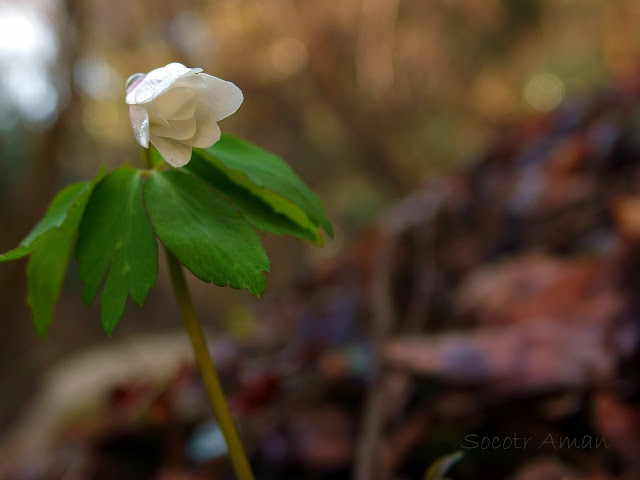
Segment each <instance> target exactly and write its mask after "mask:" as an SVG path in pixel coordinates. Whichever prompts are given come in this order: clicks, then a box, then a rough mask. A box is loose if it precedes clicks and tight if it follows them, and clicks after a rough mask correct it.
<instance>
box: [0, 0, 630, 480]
mask: <svg viewBox="0 0 640 480" xmlns="http://www.w3.org/2000/svg"><path fill="white" fill-rule="evenodd" d="M639 24H640V2H638V1H637V0H617V1H598V0H562V1H556V2H546V1H542V0H482V1H480V0H447V1H440V2H436V1H429V0H425V1H408V0H340V1H338V0H325V1H322V2H310V1H302V0H269V1H266V0H221V1H207V0H186V1H185V0H182V1H177V0H153V1H152V0H139V1H135V2H133V1H130V0H20V1H17V0H16V1H6V0H5V1H2V0H0V250H2V251H7V250H9V249H11V248H13V247H14V246H15V245H16V244H17V243H18V242H19V241H20V240H21V239H22V238H23V236H24V235H25V234H26V233H27V232H28V231H29V230H30V228H31V227H32V226H33V225H34V224H35V222H36V221H37V220H38V219H39V218H40V217H41V216H42V214H43V213H44V211H45V210H46V206H47V204H48V202H49V201H50V199H51V198H52V197H53V195H54V194H55V193H56V192H57V191H58V190H59V189H61V188H62V187H63V186H64V185H66V184H68V183H70V182H72V181H78V180H84V179H88V178H90V177H91V176H93V175H94V174H95V172H96V171H97V170H98V169H99V168H100V166H103V165H105V166H107V167H108V168H114V167H116V166H118V165H120V164H122V163H123V162H130V163H133V164H137V162H138V161H139V148H138V146H137V143H136V141H135V139H134V137H133V135H132V132H131V126H130V121H129V117H128V109H127V108H126V106H125V104H124V101H123V98H124V82H125V80H126V78H127V77H129V75H131V74H133V73H136V72H147V71H149V70H152V69H154V68H157V67H159V66H163V65H165V64H167V63H169V62H172V61H178V62H181V63H184V64H185V65H187V66H190V67H201V68H203V69H204V71H205V72H207V73H210V74H213V75H216V76H219V77H221V78H224V79H227V80H230V81H232V82H234V83H235V84H237V85H238V86H239V87H240V88H241V89H242V90H243V92H244V95H245V101H244V104H243V106H242V107H241V109H240V110H239V111H238V113H237V114H235V115H233V116H232V117H230V118H229V119H227V120H225V121H224V122H223V123H222V125H221V126H222V129H223V131H224V132H227V133H233V134H235V135H238V136H241V137H243V138H246V139H248V140H250V141H252V142H254V143H256V144H258V145H260V146H261V147H263V148H265V149H267V150H270V151H273V152H275V153H277V154H279V155H280V156H282V157H283V158H284V159H285V160H287V161H288V162H289V163H290V164H291V165H292V166H293V168H294V169H295V170H296V171H297V172H298V174H299V175H300V176H301V177H302V178H303V179H304V180H305V181H306V182H307V183H309V184H310V185H311V187H312V188H313V189H314V190H315V191H316V192H317V193H318V195H319V196H320V198H321V199H322V200H323V203H324V205H325V208H326V210H327V213H328V216H329V218H330V219H331V220H332V222H333V224H334V227H335V229H336V232H337V233H336V237H335V239H333V240H328V241H327V243H326V245H325V246H324V247H323V248H314V247H312V246H309V245H307V244H303V243H301V242H298V241H296V240H295V239H291V238H280V237H274V236H267V237H266V238H265V239H264V243H265V246H266V248H267V251H268V253H269V256H270V258H271V264H272V268H271V272H270V273H269V274H268V275H267V289H266V292H265V295H264V296H263V298H261V299H254V298H252V297H251V296H250V295H249V294H248V293H246V292H238V291H235V290H231V289H221V288H217V287H214V286H211V285H204V284H201V283H199V282H196V281H192V282H191V285H192V288H193V292H194V296H195V302H196V307H197V308H198V310H199V312H200V313H201V316H202V321H203V323H204V324H205V325H206V327H207V329H208V332H209V333H210V335H211V341H212V345H213V347H214V348H213V349H214V352H215V353H214V356H216V357H219V359H220V360H219V362H220V363H221V365H222V367H223V371H224V372H226V373H225V375H223V377H224V380H225V384H226V388H227V391H228V392H229V395H230V398H231V402H232V405H233V408H234V411H235V413H236V416H237V418H238V419H239V423H240V424H241V426H242V429H243V432H244V436H246V438H247V444H248V448H249V450H250V452H251V457H252V461H253V462H254V465H255V468H256V473H257V476H258V478H260V479H263V478H264V479H268V478H279V479H284V478H318V479H324V478H359V479H362V480H365V479H378V478H380V479H386V478H397V479H401V478H402V479H405V478H406V479H413V478H415V479H418V478H423V476H424V472H425V471H426V469H427V467H428V466H429V465H430V464H431V463H432V462H433V461H434V460H435V459H437V458H438V457H440V456H441V455H444V454H447V453H451V452H453V451H455V450H458V449H460V448H461V446H463V445H465V438H467V435H476V437H474V438H476V439H477V441H478V442H480V440H481V439H482V438H485V437H486V438H494V437H497V438H500V439H504V438H505V437H508V436H512V437H513V435H518V436H521V437H532V438H534V440H533V443H535V444H536V447H530V448H528V449H520V450H517V451H516V449H515V448H513V449H509V448H505V445H502V446H501V447H500V448H490V449H481V448H469V449H466V450H465V453H466V455H465V457H464V458H463V460H461V461H460V462H459V463H458V464H457V465H456V466H455V467H454V469H453V470H452V473H451V477H452V478H455V479H484V478H487V479H499V478H514V479H520V480H523V479H527V480H529V479H537V478H540V479H554V478H558V479H560V478H567V479H569V478H571V479H574V478H575V479H578V478H580V479H596V478H597V479H609V478H625V479H627V478H628V479H635V478H640V473H639V472H640V470H639V466H638V458H640V456H639V455H638V454H640V410H638V408H637V404H636V402H637V400H638V398H639V396H638V392H637V391H636V390H637V387H638V383H637V378H636V377H637V371H636V368H637V363H634V359H635V358H636V357H635V355H636V353H635V351H636V339H637V326H638V312H639V310H638V306H637V305H636V300H635V297H636V295H635V292H637V288H636V287H637V286H638V284H637V281H636V280H637V278H636V277H637V274H635V270H636V269H635V268H634V267H635V266H636V265H640V262H638V259H640V255H638V254H637V252H636V247H635V246H636V240H637V239H638V238H640V220H639V218H640V196H638V189H637V187H636V185H637V182H638V180H640V178H639V176H638V175H639V174H638V166H639V165H640V164H638V160H639V158H640V157H639V156H638V155H639V154H640V111H638V105H639V102H638V98H639V96H638V92H639V89H640V81H639V79H640V77H639V76H638V73H639V72H640V70H638V65H639V60H640V29H639V28H638V25H639ZM161 260H162V259H161ZM160 263H161V271H160V275H159V278H158V282H157V284H156V286H155V288H154V289H153V290H152V292H151V293H150V295H149V297H148V300H147V303H146V305H145V306H144V308H139V307H137V306H136V305H133V304H131V305H128V306H127V309H126V311H125V315H124V317H123V319H122V321H121V323H120V324H119V325H118V327H117V329H116V332H115V334H114V336H113V338H111V339H109V338H107V337H106V336H105V335H104V332H103V331H102V329H101V327H100V323H99V314H98V311H97V308H96V305H95V304H94V305H92V306H90V307H86V306H85V305H84V304H83V302H82V300H81V295H80V292H81V285H80V282H79V279H78V276H77V272H76V271H75V268H76V267H75V266H72V267H71V269H70V272H69V275H68V279H67V282H66V286H65V289H64V291H63V293H62V296H61V299H60V302H59V305H58V307H57V310H56V316H55V322H54V324H53V326H52V327H51V329H50V332H49V336H48V338H47V339H46V340H45V341H41V340H40V339H39V338H38V337H37V335H36V333H35V329H34V328H33V326H32V324H31V318H30V314H29V312H28V309H27V306H26V302H25V301H23V298H24V297H25V274H24V267H25V265H24V263H23V262H13V263H7V264H2V265H1V266H0V319H1V320H2V328H3V335H1V336H0V392H1V394H0V439H2V438H4V440H2V443H0V465H2V464H3V460H4V465H5V470H3V469H2V467H0V478H3V479H4V478H10V479H13V478H16V479H18V478H20V479H27V478H29V479H30V478H34V479H35V478H38V479H48V478H52V479H53V478H74V479H75V478H104V479H111V478H114V479H115V478H117V479H127V478H137V479H141V478H162V479H173V478H175V479H178V478H180V479H192V478H193V479H196V478H198V479H199V478H232V476H231V474H230V472H229V466H228V464H227V463H226V461H225V458H224V445H223V444H221V440H220V435H219V431H218V430H217V429H216V427H215V424H212V423H210V421H209V420H210V417H209V415H208V413H207V409H206V403H204V400H203V394H202V391H201V387H200V386H199V384H198V380H197V373H196V372H194V370H193V367H192V365H191V363H190V357H189V348H188V345H187V343H186V340H185V339H184V337H183V336H182V334H181V324H180V319H179V316H178V311H177V308H176V306H175V303H174V301H173V298H172V295H171V291H170V289H169V288H168V283H167V278H166V271H165V269H164V265H163V262H162V261H161V262H160ZM191 280H193V279H191ZM548 435H552V438H554V439H555V440H556V441H559V439H560V438H569V439H576V440H577V442H578V443H577V444H580V445H581V446H582V442H583V441H584V439H585V438H586V437H589V438H592V439H593V441H594V442H595V439H606V442H607V445H609V446H608V447H605V446H602V445H600V447H599V448H595V443H594V447H593V448H586V447H582V448H575V447H576V445H577V444H576V445H573V446H571V445H569V446H567V445H565V446H564V448H556V446H555V445H549V444H548V443H547V444H546V445H544V446H543V447H542V448H538V446H540V445H541V444H542V443H543V442H544V440H545V439H547V437H548ZM467 446H469V444H467ZM132 452H135V454H134V453H132ZM3 453H4V455H3ZM3 475H4V476H3ZM434 478H435V477H434Z"/></svg>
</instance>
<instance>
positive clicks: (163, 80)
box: [125, 63, 202, 105]
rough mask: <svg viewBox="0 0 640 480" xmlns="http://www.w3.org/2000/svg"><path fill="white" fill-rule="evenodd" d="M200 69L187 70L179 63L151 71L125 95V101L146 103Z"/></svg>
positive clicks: (131, 103)
mask: <svg viewBox="0 0 640 480" xmlns="http://www.w3.org/2000/svg"><path fill="white" fill-rule="evenodd" d="M201 71H202V69H201V68H187V67H185V66H184V65H182V64H181V63H170V64H169V65H166V66H164V67H161V68H156V69H155V70H151V71H150V72H149V73H148V74H147V75H146V76H145V77H144V78H143V79H142V81H141V82H140V83H139V84H138V85H136V87H135V88H133V89H132V90H131V91H130V92H129V93H127V96H126V99H125V101H126V102H127V103H128V104H130V105H133V104H141V103H147V102H150V101H151V100H153V99H154V98H156V97H158V96H159V95H161V94H163V93H164V92H166V91H167V90H169V89H170V88H171V86H172V85H173V84H174V83H176V81H177V80H179V79H180V78H182V77H184V76H188V75H193V74H196V73H199V72H201Z"/></svg>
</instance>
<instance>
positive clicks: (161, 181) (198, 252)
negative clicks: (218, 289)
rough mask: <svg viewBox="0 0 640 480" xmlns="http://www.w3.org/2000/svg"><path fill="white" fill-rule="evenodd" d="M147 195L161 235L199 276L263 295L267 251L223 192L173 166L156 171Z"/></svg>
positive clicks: (150, 179) (166, 243)
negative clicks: (169, 169) (172, 168)
mask: <svg viewBox="0 0 640 480" xmlns="http://www.w3.org/2000/svg"><path fill="white" fill-rule="evenodd" d="M144 198H145V205H146V207H147V212H148V214H149V218H150V219H151V223H152V224H153V228H154V229H155V231H156V234H157V235H158V238H160V240H161V241H162V243H163V244H164V245H166V246H167V248H168V249H169V250H170V251H171V252H172V253H173V254H174V255H175V256H176V257H177V258H178V260H179V261H180V263H182V264H183V265H184V266H185V267H187V268H188V269H189V270H190V271H191V272H192V273H193V274H194V275H195V276H196V277H198V278H199V279H201V280H202V281H204V282H207V283H214V284H216V285H219V286H223V287H225V286H230V287H233V288H239V289H242V288H246V289H248V290H249V291H250V292H251V293H252V294H254V295H256V296H259V295H260V294H262V292H263V290H264V285H265V280H264V276H263V274H262V273H261V272H263V271H268V269H269V259H268V258H267V254H266V253H265V251H264V249H263V248H262V244H261V243H260V239H259V238H258V236H257V235H256V233H255V231H254V230H253V228H252V227H251V226H250V225H249V224H248V223H247V221H246V220H245V219H244V218H242V216H241V215H240V214H239V213H238V212H237V211H236V210H235V209H234V208H233V207H232V206H231V205H229V203H228V202H227V201H226V200H224V199H223V198H222V197H221V196H220V195H219V194H218V193H216V192H215V191H214V190H212V189H211V188H209V187H208V186H207V185H205V184H204V183H203V182H202V181H201V180H199V179H197V178H196V177H194V176H193V175H190V174H188V173H185V172H183V171H178V170H172V171H169V172H163V173H158V172H153V173H152V174H151V177H150V178H149V179H148V180H147V183H146V185H145V190H144Z"/></svg>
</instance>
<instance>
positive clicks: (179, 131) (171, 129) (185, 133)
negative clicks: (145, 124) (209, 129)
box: [151, 117, 196, 143]
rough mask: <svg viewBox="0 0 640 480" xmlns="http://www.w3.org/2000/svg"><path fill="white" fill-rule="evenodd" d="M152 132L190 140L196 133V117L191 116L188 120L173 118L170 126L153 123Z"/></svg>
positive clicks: (175, 138)
mask: <svg viewBox="0 0 640 480" xmlns="http://www.w3.org/2000/svg"><path fill="white" fill-rule="evenodd" d="M151 133H152V134H153V135H158V136H160V137H167V138H173V139H174V140H188V139H190V138H191V137H193V136H194V135H195V134H196V119H195V117H191V118H187V119H186V120H171V121H169V126H168V127H166V126H164V125H153V124H152V125H151ZM187 143H190V142H187Z"/></svg>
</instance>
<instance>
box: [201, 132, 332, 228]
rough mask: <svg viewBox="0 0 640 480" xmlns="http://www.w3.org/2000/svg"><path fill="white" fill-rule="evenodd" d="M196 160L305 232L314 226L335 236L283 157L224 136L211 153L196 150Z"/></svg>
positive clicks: (322, 211)
mask: <svg viewBox="0 0 640 480" xmlns="http://www.w3.org/2000/svg"><path fill="white" fill-rule="evenodd" d="M196 156H200V157H202V158H203V159H204V160H206V161H207V162H209V163H210V164H211V165H213V166H214V167H216V168H217V169H218V170H221V171H223V172H224V173H226V175H227V177H228V178H229V179H230V180H231V181H232V182H233V183H235V184H237V185H239V186H240V187H242V188H244V189H246V190H248V191H249V192H251V193H252V194H254V195H255V196H257V197H259V198H260V199H262V200H263V201H265V202H266V203H268V204H269V205H270V206H271V207H272V208H273V209H274V210H275V211H276V212H278V213H281V214H283V215H285V216H287V217H288V218H289V219H291V220H292V221H293V222H295V223H297V224H298V225H300V226H301V227H303V228H304V229H308V228H309V223H311V224H312V225H319V226H321V227H322V228H323V229H324V230H325V231H326V232H327V233H328V234H329V235H330V236H333V229H332V227H331V223H329V220H327V217H326V216H325V214H324V210H323V209H322V204H321V203H320V200H319V199H318V197H317V196H316V194H315V193H313V192H312V191H311V190H310V189H309V187H307V185H306V184H305V183H304V182H303V181H302V180H301V179H300V177H298V176H297V175H296V174H295V172H294V171H293V170H292V169H291V167H290V166H289V165H288V164H287V163H286V162H284V161H283V160H282V159H281V158H280V157H278V156H276V155H274V154H272V153H269V152H266V151H264V150H262V149H260V148H258V147H256V146H255V145H252V144H250V143H248V142H245V141H244V140H240V139H239V138H236V137H233V136H230V135H223V136H222V138H221V139H220V140H219V141H218V142H217V143H215V144H214V145H213V146H212V147H209V148H207V149H200V148H194V149H193V157H196ZM193 157H192V161H193ZM225 193H226V192H225Z"/></svg>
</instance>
